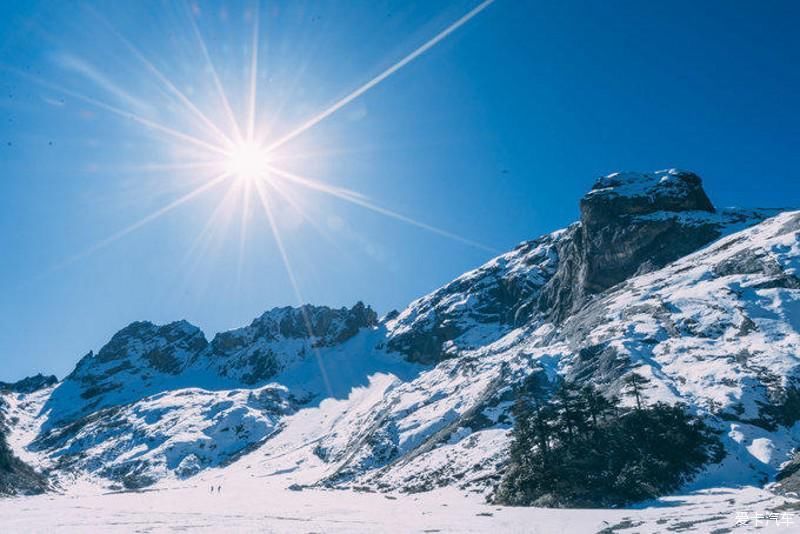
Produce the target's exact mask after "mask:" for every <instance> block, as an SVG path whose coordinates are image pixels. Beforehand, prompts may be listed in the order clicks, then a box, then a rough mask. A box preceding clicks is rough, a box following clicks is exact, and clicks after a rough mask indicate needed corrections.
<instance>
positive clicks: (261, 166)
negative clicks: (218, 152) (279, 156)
mask: <svg viewBox="0 0 800 534" xmlns="http://www.w3.org/2000/svg"><path fill="white" fill-rule="evenodd" d="M269 162H270V155H269V151H268V150H267V149H266V148H265V147H263V146H260V145H259V144H257V143H253V142H245V143H241V144H240V145H238V146H236V147H235V148H234V149H233V150H231V151H230V152H229V153H228V155H227V157H226V159H225V171H226V172H227V173H228V174H230V175H231V176H234V177H236V178H237V179H239V180H243V181H248V182H250V181H253V180H255V179H257V178H261V177H264V176H265V175H266V174H267V168H268V166H269Z"/></svg>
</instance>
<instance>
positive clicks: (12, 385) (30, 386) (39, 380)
mask: <svg viewBox="0 0 800 534" xmlns="http://www.w3.org/2000/svg"><path fill="white" fill-rule="evenodd" d="M56 383H58V378H56V377H55V375H49V376H45V375H43V374H42V373H39V374H36V375H33V376H28V377H25V378H23V379H22V380H17V381H16V382H0V392H2V391H10V392H12V393H33V392H34V391H39V390H40V389H44V388H49V387H50V386H53V385H55V384H56Z"/></svg>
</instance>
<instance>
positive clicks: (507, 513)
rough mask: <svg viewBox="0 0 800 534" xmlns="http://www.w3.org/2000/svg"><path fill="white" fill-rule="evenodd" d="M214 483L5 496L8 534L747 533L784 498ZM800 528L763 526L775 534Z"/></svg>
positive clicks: (753, 493) (747, 493)
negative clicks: (744, 518) (622, 501)
mask: <svg viewBox="0 0 800 534" xmlns="http://www.w3.org/2000/svg"><path fill="white" fill-rule="evenodd" d="M220 482H223V488H222V493H221V494H216V493H214V494H211V493H209V486H210V483H211V481H208V480H207V481H205V482H201V481H199V480H195V481H193V482H192V484H190V485H186V486H183V487H173V488H162V489H159V490H153V491H146V492H141V493H118V494H98V493H95V494H83V495H80V496H73V495H45V496H39V497H27V498H19V499H5V500H0V517H2V527H3V528H2V530H3V531H4V532H51V531H57V532H176V531H192V532H196V531H223V530H224V531H227V532H231V531H234V532H489V531H492V532H541V533H548V534H549V533H559V532H566V533H583V532H586V533H595V532H602V531H604V529H611V530H605V532H623V533H625V532H629V533H632V532H717V533H720V534H722V533H724V532H748V531H754V530H756V528H755V524H754V523H755V522H754V521H752V520H751V521H750V522H749V523H750V524H749V525H745V526H737V525H736V522H737V512H748V513H749V514H750V517H755V515H754V514H764V513H769V509H771V508H774V507H775V506H777V505H779V504H781V502H782V499H779V498H775V497H774V496H771V495H770V494H768V493H766V492H764V491H762V490H757V489H742V490H728V489H726V490H716V491H707V492H703V493H699V494H694V495H689V496H684V497H671V498H668V499H662V500H660V501H658V502H656V503H653V505H651V506H649V507H646V508H642V509H635V510H632V509H625V510H552V509H541V508H507V507H496V506H491V505H487V504H483V503H482V501H481V499H480V497H478V496H475V495H464V494H463V493H460V492H458V491H453V490H447V491H437V492H431V493H426V494H419V495H383V494H366V493H354V492H350V491H341V490H331V491H326V490H303V491H290V490H287V489H282V488H280V487H278V485H274V484H271V483H267V482H264V481H259V482H251V483H249V484H241V485H237V484H229V483H227V482H226V481H220ZM791 521H792V524H788V525H780V526H779V525H777V524H776V521H774V520H772V521H769V522H764V521H763V520H762V521H760V524H761V526H762V527H763V528H766V529H767V530H768V531H770V532H771V531H775V532H780V531H785V532H797V531H798V530H797V529H799V528H800V518H799V517H797V516H793V517H792V518H791Z"/></svg>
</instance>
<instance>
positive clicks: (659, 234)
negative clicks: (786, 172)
mask: <svg viewBox="0 0 800 534" xmlns="http://www.w3.org/2000/svg"><path fill="white" fill-rule="evenodd" d="M580 208H581V221H580V224H579V225H576V226H574V227H572V228H571V231H572V235H571V239H569V240H565V241H564V242H563V243H562V244H561V246H560V247H559V250H558V255H559V260H560V261H559V268H558V272H557V273H556V275H555V276H554V277H553V278H552V279H551V280H550V282H549V283H548V284H547V286H546V287H545V288H544V290H543V291H542V298H541V299H540V302H539V309H540V310H541V311H542V312H543V313H545V315H546V316H547V317H548V318H549V319H551V320H554V321H556V322H561V321H563V320H564V319H565V318H566V317H568V316H569V315H570V314H571V313H572V312H574V311H576V310H577V309H578V308H580V307H581V306H582V305H583V304H584V303H585V302H586V301H587V299H588V298H589V297H591V296H592V295H595V294H598V293H600V292H602V291H605V290H606V289H608V288H610V287H612V286H614V285H616V284H618V283H620V282H622V281H624V280H627V279H628V278H630V277H631V276H634V275H636V274H642V273H645V272H649V271H653V270H656V269H659V268H661V267H664V266H665V265H667V264H668V263H670V262H672V261H675V260H676V259H678V258H681V257H683V256H685V255H687V254H690V253H692V252H694V251H696V250H698V249H700V248H702V247H703V246H705V245H707V244H708V243H710V242H712V241H714V240H715V239H718V238H719V237H720V236H721V235H722V234H723V230H724V227H725V226H726V225H727V224H729V223H730V222H733V221H731V220H730V219H731V217H732V216H733V215H732V214H729V213H726V214H724V215H718V214H717V213H716V210H715V209H714V206H713V205H712V204H711V201H710V200H709V199H708V196H706V193H705V191H704V190H703V187H702V182H701V180H700V178H699V177H698V176H697V175H696V174H693V173H690V172H684V171H678V170H674V169H673V170H669V171H659V172H656V173H652V174H639V173H624V174H612V175H610V176H606V177H603V178H600V179H599V180H598V181H597V182H596V183H595V185H594V187H593V188H592V190H591V191H589V193H587V194H586V195H585V196H584V197H583V198H582V199H581V203H580ZM755 222H760V221H759V220H754V221H753V223H755Z"/></svg>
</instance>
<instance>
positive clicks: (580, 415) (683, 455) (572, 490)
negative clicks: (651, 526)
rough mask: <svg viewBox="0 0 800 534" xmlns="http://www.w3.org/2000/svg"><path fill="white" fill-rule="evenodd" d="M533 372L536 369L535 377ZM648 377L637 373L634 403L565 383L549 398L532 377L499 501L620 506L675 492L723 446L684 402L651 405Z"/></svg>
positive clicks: (522, 395) (630, 382)
mask: <svg viewBox="0 0 800 534" xmlns="http://www.w3.org/2000/svg"><path fill="white" fill-rule="evenodd" d="M534 376H535V375H534ZM648 383H649V380H648V379H646V378H645V377H642V376H641V375H638V374H635V373H634V374H631V375H629V376H628V377H627V378H626V380H625V394H626V395H630V396H631V397H632V398H633V399H634V408H632V409H627V408H623V407H622V406H621V404H620V401H619V398H617V397H613V398H608V397H605V396H604V395H602V394H601V393H600V392H598V391H597V389H595V388H594V387H592V386H590V385H588V386H578V385H576V384H574V383H569V382H563V383H561V384H560V385H559V386H558V387H557V389H556V390H555V392H554V393H553V394H552V396H551V397H550V398H549V399H548V400H547V401H542V400H540V399H541V398H542V397H543V395H542V393H543V390H542V386H541V384H540V383H538V382H537V381H536V380H531V381H530V382H529V383H528V384H527V385H526V387H524V388H523V389H522V390H521V391H520V392H519V394H518V397H517V402H516V405H515V426H514V428H513V430H512V435H513V440H512V445H511V451H510V452H511V458H510V465H509V469H508V471H507V473H506V475H505V476H504V477H503V480H502V481H501V483H500V485H499V487H498V488H497V491H496V493H495V497H494V500H495V502H497V503H501V504H509V505H522V506H529V505H533V506H550V507H584V506H603V507H607V506H619V505H625V504H629V503H633V502H637V501H641V500H645V499H649V498H654V497H658V496H660V495H664V494H665V493H668V492H670V491H674V490H676V489H677V488H678V487H679V486H680V485H681V483H683V482H684V481H686V480H687V479H688V478H689V477H690V476H691V475H693V474H694V473H695V472H696V471H697V470H698V469H700V467H701V466H703V465H704V464H706V463H708V462H711V461H720V460H721V459H722V456H723V454H724V453H723V449H722V444H721V442H720V441H719V439H718V438H717V436H716V434H715V433H714V432H713V431H712V430H711V429H710V428H709V427H708V426H706V425H705V424H704V423H703V421H701V420H700V419H699V418H697V417H693V416H691V415H690V414H688V413H687V412H686V409H685V406H682V405H675V406H670V405H667V404H664V403H655V404H652V405H650V406H647V404H646V394H645V392H646V389H647V385H648Z"/></svg>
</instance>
